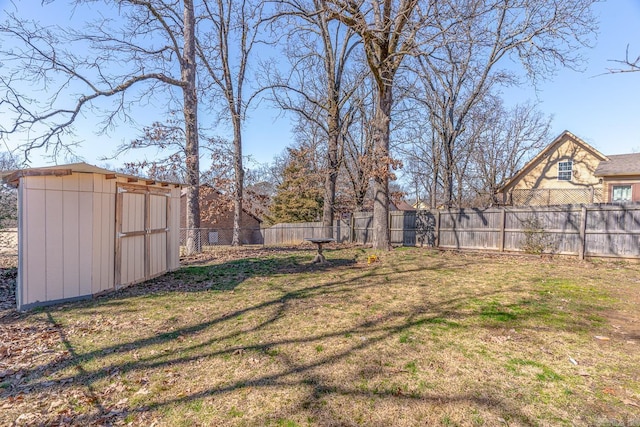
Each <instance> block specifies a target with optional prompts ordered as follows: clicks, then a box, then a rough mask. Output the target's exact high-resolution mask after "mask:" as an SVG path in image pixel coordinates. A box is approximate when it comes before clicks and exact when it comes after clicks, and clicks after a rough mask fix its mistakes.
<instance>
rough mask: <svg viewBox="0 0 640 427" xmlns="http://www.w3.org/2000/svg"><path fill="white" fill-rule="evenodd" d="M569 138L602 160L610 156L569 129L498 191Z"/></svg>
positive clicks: (499, 189) (500, 190)
mask: <svg viewBox="0 0 640 427" xmlns="http://www.w3.org/2000/svg"><path fill="white" fill-rule="evenodd" d="M567 138H569V139H572V140H573V142H574V143H576V144H578V145H580V146H581V147H582V148H583V149H584V150H586V151H588V152H590V153H591V154H593V155H594V156H595V157H597V158H599V159H600V161H601V162H602V161H605V160H608V157H607V156H605V155H604V154H602V153H601V152H599V151H598V150H596V149H595V148H593V147H592V146H591V145H589V144H587V143H586V142H585V141H584V140H582V139H581V138H579V137H577V136H576V135H574V134H572V133H571V132H569V131H568V130H565V131H564V132H562V133H561V134H560V135H558V137H557V138H556V139H554V140H553V141H552V142H551V143H550V144H549V145H547V146H546V147H545V149H544V150H542V151H541V152H540V153H538V155H537V156H535V157H534V158H533V159H531V160H529V162H528V163H527V164H526V165H524V166H523V167H522V168H521V169H520V170H519V171H518V172H516V173H515V175H513V176H512V177H511V178H510V179H509V180H508V181H507V182H506V183H504V184H503V185H502V186H501V187H500V188H498V190H497V192H498V193H502V192H504V191H505V190H507V189H508V188H509V187H511V186H512V185H514V184H515V183H516V182H518V180H519V179H520V178H521V177H522V176H523V175H524V174H526V173H528V172H529V171H530V170H531V169H533V168H534V167H535V166H536V165H537V164H538V162H539V161H540V160H541V159H543V158H544V157H545V156H546V155H547V154H548V153H550V152H551V151H553V150H555V149H556V148H557V146H558V145H560V144H561V143H563V142H564V141H565V140H566V139H567Z"/></svg>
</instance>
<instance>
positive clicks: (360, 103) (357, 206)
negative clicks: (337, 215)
mask: <svg viewBox="0 0 640 427" xmlns="http://www.w3.org/2000/svg"><path fill="white" fill-rule="evenodd" d="M373 85H374V83H373V82H372V81H371V79H370V78H368V79H366V80H365V84H364V85H361V86H360V87H359V88H358V89H357V91H356V92H355V93H354V95H353V97H352V98H351V100H350V104H351V114H349V117H348V120H347V121H346V126H345V127H344V129H345V131H346V134H345V139H344V147H343V149H344V156H343V157H344V161H343V165H344V168H343V169H344V174H345V175H346V177H347V179H346V181H347V185H348V187H349V189H350V191H349V193H350V195H349V199H350V205H351V206H352V209H353V210H355V211H356V212H360V211H363V210H365V208H370V206H366V204H365V203H366V199H367V195H368V193H369V191H370V181H371V178H372V176H373V169H374V167H375V158H374V147H373V138H372V133H373V132H372V123H373V116H374V114H375V108H374V105H375V99H374V93H375V90H372V89H373Z"/></svg>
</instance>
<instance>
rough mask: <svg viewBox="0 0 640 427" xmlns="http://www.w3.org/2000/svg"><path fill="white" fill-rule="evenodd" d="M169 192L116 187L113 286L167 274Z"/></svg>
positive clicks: (144, 188)
mask: <svg viewBox="0 0 640 427" xmlns="http://www.w3.org/2000/svg"><path fill="white" fill-rule="evenodd" d="M169 195H170V192H169V191H163V190H162V189H159V188H149V187H142V186H132V185H119V186H118V196H117V201H116V275H115V276H116V277H115V278H116V286H117V287H118V286H123V285H129V284H132V283H137V282H141V281H144V280H147V279H149V278H151V277H154V276H157V275H159V274H162V273H164V272H165V271H167V232H168V215H169V197H168V196H169Z"/></svg>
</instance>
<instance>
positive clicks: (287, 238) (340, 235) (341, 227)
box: [261, 220, 351, 245]
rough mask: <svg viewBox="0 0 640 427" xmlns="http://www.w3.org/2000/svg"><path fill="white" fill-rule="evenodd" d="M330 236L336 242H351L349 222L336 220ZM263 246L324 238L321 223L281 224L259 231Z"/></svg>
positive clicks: (323, 228) (294, 243)
mask: <svg viewBox="0 0 640 427" xmlns="http://www.w3.org/2000/svg"><path fill="white" fill-rule="evenodd" d="M331 228H332V229H331V235H332V237H333V238H334V239H336V242H338V243H345V242H349V241H351V227H350V226H349V222H347V221H344V220H336V221H334V222H333V227H331ZM261 232H262V236H263V239H264V244H265V245H297V244H299V243H302V242H304V239H308V238H317V237H325V234H324V233H325V227H324V226H323V225H322V223H321V222H304V223H282V224H276V225H274V226H273V227H269V228H263V229H262V230H261Z"/></svg>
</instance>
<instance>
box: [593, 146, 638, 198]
mask: <svg viewBox="0 0 640 427" xmlns="http://www.w3.org/2000/svg"><path fill="white" fill-rule="evenodd" d="M607 157H608V160H605V161H602V162H600V164H599V165H598V167H597V168H596V170H595V176H596V177H598V178H600V179H601V180H602V184H603V190H604V194H603V199H602V200H603V201H604V202H606V203H625V202H640V153H634V154H617V155H611V156H607Z"/></svg>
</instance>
